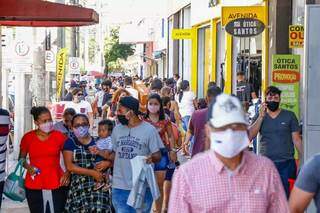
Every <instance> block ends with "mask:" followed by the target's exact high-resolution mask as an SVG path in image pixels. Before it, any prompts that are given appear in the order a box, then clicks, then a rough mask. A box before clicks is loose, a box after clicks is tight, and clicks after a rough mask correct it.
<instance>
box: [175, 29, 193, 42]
mask: <svg viewBox="0 0 320 213" xmlns="http://www.w3.org/2000/svg"><path fill="white" fill-rule="evenodd" d="M171 36H172V39H173V40H179V39H193V38H194V30H193V29H173V30H172V35H171Z"/></svg>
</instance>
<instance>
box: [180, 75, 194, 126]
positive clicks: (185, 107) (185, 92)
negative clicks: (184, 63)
mask: <svg viewBox="0 0 320 213" xmlns="http://www.w3.org/2000/svg"><path fill="white" fill-rule="evenodd" d="M175 100H176V101H177V102H178V106H179V112H180V115H181V119H182V126H183V129H184V130H185V131H187V129H188V124H189V120H190V118H191V115H192V113H193V112H194V111H195V110H196V109H197V97H196V96H195V95H194V93H193V92H192V91H190V84H189V81H187V80H183V81H182V82H181V85H180V87H179V88H178V91H177V94H176V97H175Z"/></svg>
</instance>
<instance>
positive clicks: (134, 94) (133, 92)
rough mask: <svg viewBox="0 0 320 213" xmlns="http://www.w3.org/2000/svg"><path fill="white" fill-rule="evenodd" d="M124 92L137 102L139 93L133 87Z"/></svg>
mask: <svg viewBox="0 0 320 213" xmlns="http://www.w3.org/2000/svg"><path fill="white" fill-rule="evenodd" d="M126 90H127V91H128V92H129V93H130V95H131V96H132V97H134V98H136V99H138V100H139V92H138V90H136V89H135V88H133V87H130V86H128V87H126Z"/></svg>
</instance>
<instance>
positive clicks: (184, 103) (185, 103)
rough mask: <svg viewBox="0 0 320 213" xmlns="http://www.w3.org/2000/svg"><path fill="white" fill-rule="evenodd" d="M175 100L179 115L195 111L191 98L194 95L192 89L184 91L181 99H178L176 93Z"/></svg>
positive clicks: (187, 114) (189, 114)
mask: <svg viewBox="0 0 320 213" xmlns="http://www.w3.org/2000/svg"><path fill="white" fill-rule="evenodd" d="M175 99H176V101H177V102H178V106H179V112H180V114H181V117H185V116H191V115H192V113H193V112H194V111H195V108H194V105H193V100H194V99H196V96H195V95H194V93H193V92H192V91H184V92H183V96H182V99H181V101H179V95H176V98H175Z"/></svg>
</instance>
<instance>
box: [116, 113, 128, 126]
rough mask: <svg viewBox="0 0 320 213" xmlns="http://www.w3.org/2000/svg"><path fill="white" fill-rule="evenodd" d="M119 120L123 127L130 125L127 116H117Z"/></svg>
mask: <svg viewBox="0 0 320 213" xmlns="http://www.w3.org/2000/svg"><path fill="white" fill-rule="evenodd" d="M117 118H118V121H119V122H120V123H121V124H122V125H124V126H127V125H128V124H129V120H128V119H127V118H126V116H125V115H117Z"/></svg>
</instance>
